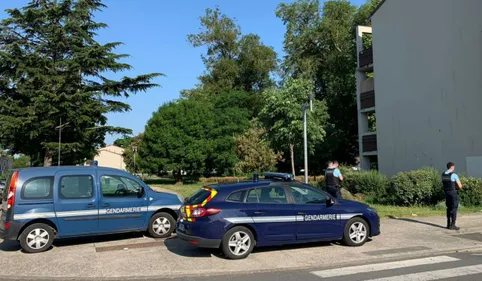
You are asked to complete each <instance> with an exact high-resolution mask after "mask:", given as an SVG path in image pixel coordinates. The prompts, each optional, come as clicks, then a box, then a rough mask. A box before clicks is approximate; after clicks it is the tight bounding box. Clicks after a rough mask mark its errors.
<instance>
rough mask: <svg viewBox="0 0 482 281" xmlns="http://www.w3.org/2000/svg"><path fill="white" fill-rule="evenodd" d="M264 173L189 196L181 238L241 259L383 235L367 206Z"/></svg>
mask: <svg viewBox="0 0 482 281" xmlns="http://www.w3.org/2000/svg"><path fill="white" fill-rule="evenodd" d="M264 176H265V179H264V180H261V181H258V180H256V178H257V177H256V176H255V180H254V181H252V182H241V183H234V184H225V185H210V186H206V187H204V188H202V189H201V190H199V191H198V192H197V193H195V194H194V195H193V196H192V197H190V198H186V200H185V204H184V205H183V206H182V207H181V214H180V217H179V220H178V224H177V229H176V233H177V237H180V238H181V239H184V240H186V241H189V242H190V243H191V244H193V245H198V246H199V247H205V248H221V250H222V252H223V253H224V255H225V256H226V257H227V258H230V259H242V258H245V257H247V256H248V255H249V254H250V253H251V251H252V250H253V248H254V247H255V246H273V245H283V244H294V243H305V242H316V241H336V240H342V241H343V242H344V243H345V244H347V245H349V246H361V245H363V244H364V243H365V242H366V241H367V240H368V239H369V237H372V236H377V235H379V234H380V219H379V217H378V215H377V212H376V210H374V209H372V208H370V207H369V206H368V205H366V204H363V203H359V202H355V201H349V200H343V199H334V198H332V197H331V196H330V195H329V194H327V193H325V192H323V191H322V190H320V189H317V188H314V187H312V186H310V185H307V184H304V183H300V182H296V181H294V180H293V176H292V175H290V174H281V173H265V174H264Z"/></svg>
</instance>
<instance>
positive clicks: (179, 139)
mask: <svg viewBox="0 0 482 281" xmlns="http://www.w3.org/2000/svg"><path fill="white" fill-rule="evenodd" d="M214 127H215V123H214V114H213V109H212V107H211V106H210V105H209V104H204V103H199V102H196V101H192V100H180V101H178V102H170V103H167V104H164V105H163V106H161V107H160V108H159V110H158V111H157V112H155V113H154V114H153V116H152V118H151V119H150V120H149V121H148V122H147V126H146V129H145V132H144V136H143V137H142V142H141V145H140V149H139V156H140V157H139V158H140V161H139V162H140V163H139V164H140V167H141V168H142V169H143V171H146V172H150V173H151V174H160V172H161V171H164V170H169V171H173V174H174V175H175V177H176V180H177V182H178V183H182V171H185V172H187V173H189V175H191V176H196V175H199V174H201V173H202V172H203V171H204V169H205V163H206V161H207V159H208V157H209V156H210V155H211V153H212V150H213V142H212V140H211V139H210V136H211V133H212V131H213V128H214Z"/></svg>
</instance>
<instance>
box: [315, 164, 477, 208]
mask: <svg viewBox="0 0 482 281" xmlns="http://www.w3.org/2000/svg"><path fill="white" fill-rule="evenodd" d="M341 172H342V173H343V177H344V181H343V184H342V187H343V188H344V189H346V190H348V191H349V192H350V193H352V194H363V195H365V196H368V197H371V198H373V199H374V201H376V202H382V203H388V204H393V205H400V206H414V205H432V206H434V205H437V204H438V203H439V202H443V201H444V200H445V196H444V192H443V187H442V182H441V179H440V174H441V173H440V172H439V171H438V170H436V169H434V168H431V167H426V168H422V169H419V170H414V171H408V172H400V173H398V174H396V175H394V176H393V177H392V178H388V177H386V176H385V175H383V174H381V173H379V172H378V171H368V172H358V171H353V170H350V169H346V168H342V169H341ZM460 179H461V181H462V184H463V189H462V190H460V191H459V196H460V204H461V205H463V206H479V205H482V179H479V178H471V177H462V176H460ZM319 186H320V187H323V186H324V183H323V182H319Z"/></svg>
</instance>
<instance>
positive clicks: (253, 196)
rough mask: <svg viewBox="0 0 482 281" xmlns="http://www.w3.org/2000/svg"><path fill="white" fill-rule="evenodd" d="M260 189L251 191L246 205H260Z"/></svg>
mask: <svg viewBox="0 0 482 281" xmlns="http://www.w3.org/2000/svg"><path fill="white" fill-rule="evenodd" d="M258 198H259V188H254V189H251V190H250V191H249V192H248V197H246V203H258Z"/></svg>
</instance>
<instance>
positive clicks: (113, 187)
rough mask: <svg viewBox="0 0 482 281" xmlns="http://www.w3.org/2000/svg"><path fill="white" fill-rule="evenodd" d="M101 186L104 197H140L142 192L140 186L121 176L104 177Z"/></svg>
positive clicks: (101, 179)
mask: <svg viewBox="0 0 482 281" xmlns="http://www.w3.org/2000/svg"><path fill="white" fill-rule="evenodd" d="M100 186H101V188H102V196H103V197H117V198H118V197H138V196H139V194H141V192H142V187H141V186H140V184H138V183H137V182H135V181H133V180H131V179H129V178H126V177H121V176H102V177H101V178H100Z"/></svg>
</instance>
